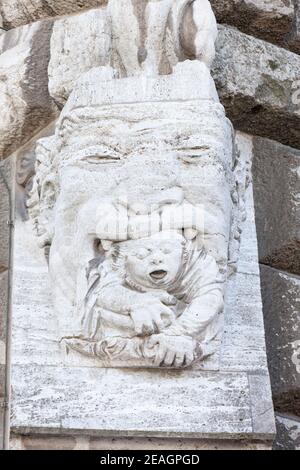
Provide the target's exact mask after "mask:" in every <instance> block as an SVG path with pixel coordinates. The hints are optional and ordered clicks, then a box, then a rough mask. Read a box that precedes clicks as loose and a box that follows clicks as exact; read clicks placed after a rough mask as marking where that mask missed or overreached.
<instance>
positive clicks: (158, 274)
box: [150, 269, 168, 281]
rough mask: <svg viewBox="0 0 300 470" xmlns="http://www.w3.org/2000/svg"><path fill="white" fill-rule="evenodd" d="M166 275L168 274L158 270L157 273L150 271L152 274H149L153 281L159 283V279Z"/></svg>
mask: <svg viewBox="0 0 300 470" xmlns="http://www.w3.org/2000/svg"><path fill="white" fill-rule="evenodd" d="M167 274H168V273H167V271H164V270H163V269H159V270H157V271H152V273H150V276H151V278H152V279H154V280H155V281H160V280H161V279H163V278H164V277H166V275H167Z"/></svg>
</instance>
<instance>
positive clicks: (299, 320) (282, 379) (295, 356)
mask: <svg viewBox="0 0 300 470" xmlns="http://www.w3.org/2000/svg"><path fill="white" fill-rule="evenodd" d="M261 284H262V298H263V305H264V318H265V327H266V342H267V352H268V363H269V368H270V374H271V384H272V392H273V400H274V405H275V407H276V409H277V410H279V411H282V412H289V413H293V414H296V415H298V416H299V415H300V354H299V352H300V296H299V292H300V278H299V276H293V275H291V274H288V273H284V272H281V271H278V270H276V269H273V268H270V267H267V266H263V265H261Z"/></svg>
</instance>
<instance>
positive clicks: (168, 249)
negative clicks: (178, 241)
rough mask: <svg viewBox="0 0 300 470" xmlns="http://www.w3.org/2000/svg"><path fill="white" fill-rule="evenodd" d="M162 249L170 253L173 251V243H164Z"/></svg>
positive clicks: (165, 252) (166, 253)
mask: <svg viewBox="0 0 300 470" xmlns="http://www.w3.org/2000/svg"><path fill="white" fill-rule="evenodd" d="M161 251H162V252H163V253H164V254H165V255H168V254H169V253H172V247H171V245H164V246H162V247H161Z"/></svg>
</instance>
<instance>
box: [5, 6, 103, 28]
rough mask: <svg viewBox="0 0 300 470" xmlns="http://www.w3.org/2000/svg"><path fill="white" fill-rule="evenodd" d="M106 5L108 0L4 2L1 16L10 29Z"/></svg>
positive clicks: (6, 26)
mask: <svg viewBox="0 0 300 470" xmlns="http://www.w3.org/2000/svg"><path fill="white" fill-rule="evenodd" d="M104 3H107V0H59V1H58V0H22V1H21V2H20V1H19V0H2V1H1V5H0V14H1V15H2V21H3V26H4V28H5V29H10V28H16V27H17V26H21V25H24V24H28V23H32V22H33V21H37V20H40V19H43V18H48V17H53V16H60V15H70V14H72V13H77V12H79V11H82V10H87V9H88V8H94V7H99V6H101V5H103V4H104Z"/></svg>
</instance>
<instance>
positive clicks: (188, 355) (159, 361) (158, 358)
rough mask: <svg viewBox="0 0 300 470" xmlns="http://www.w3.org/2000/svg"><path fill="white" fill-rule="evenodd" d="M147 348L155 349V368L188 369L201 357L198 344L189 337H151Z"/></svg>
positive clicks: (160, 335) (161, 335) (163, 335)
mask: <svg viewBox="0 0 300 470" xmlns="http://www.w3.org/2000/svg"><path fill="white" fill-rule="evenodd" d="M147 346H148V347H149V348H154V347H156V348H157V349H156V354H155V359H154V366H155V367H177V368H181V367H188V366H190V365H191V364H192V362H194V361H195V360H196V359H198V358H201V356H202V350H201V348H200V346H199V343H198V342H197V341H195V340H194V339H193V338H191V337H190V336H167V335H165V334H159V335H153V336H151V338H149V340H148V342H147Z"/></svg>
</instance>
